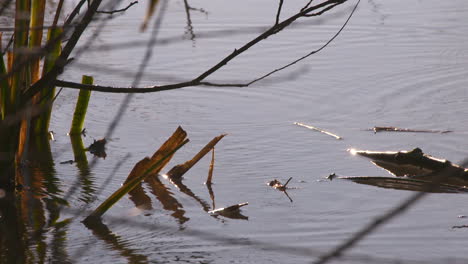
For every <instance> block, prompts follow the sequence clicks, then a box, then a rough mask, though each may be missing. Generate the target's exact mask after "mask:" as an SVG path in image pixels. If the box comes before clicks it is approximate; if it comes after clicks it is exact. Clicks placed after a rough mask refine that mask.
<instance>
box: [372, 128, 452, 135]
mask: <svg viewBox="0 0 468 264" xmlns="http://www.w3.org/2000/svg"><path fill="white" fill-rule="evenodd" d="M367 130H368V131H374V133H377V132H382V131H387V132H414V133H440V134H445V133H450V132H453V131H451V130H430V129H410V128H399V127H392V126H389V127H385V126H384V127H378V126H376V127H373V128H370V129H367Z"/></svg>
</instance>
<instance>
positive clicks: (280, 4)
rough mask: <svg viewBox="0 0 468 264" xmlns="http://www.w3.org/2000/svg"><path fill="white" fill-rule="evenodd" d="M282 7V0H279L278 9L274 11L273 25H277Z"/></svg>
mask: <svg viewBox="0 0 468 264" xmlns="http://www.w3.org/2000/svg"><path fill="white" fill-rule="evenodd" d="M282 7H283V0H280V1H279V4H278V11H276V21H275V25H278V23H279V20H280V15H281V9H282Z"/></svg>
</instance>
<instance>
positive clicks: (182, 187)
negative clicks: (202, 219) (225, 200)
mask: <svg viewBox="0 0 468 264" xmlns="http://www.w3.org/2000/svg"><path fill="white" fill-rule="evenodd" d="M169 180H170V182H171V183H172V184H174V185H175V186H176V187H177V188H178V189H179V190H180V191H181V192H183V193H185V194H186V195H188V196H190V197H192V198H193V199H194V200H195V201H197V202H198V203H199V204H200V205H201V207H202V208H203V210H205V212H208V211H209V210H210V205H209V204H208V203H207V202H205V200H203V199H201V198H200V197H198V196H197V195H195V194H194V193H193V192H192V190H190V188H189V187H187V185H185V184H184V183H182V179H169Z"/></svg>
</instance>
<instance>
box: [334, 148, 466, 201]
mask: <svg viewBox="0 0 468 264" xmlns="http://www.w3.org/2000/svg"><path fill="white" fill-rule="evenodd" d="M350 152H351V153H352V154H354V155H359V156H362V157H366V158H369V159H371V160H372V161H371V162H372V163H374V164H375V165H377V166H379V167H381V168H383V169H385V170H387V171H388V172H389V173H391V174H393V175H394V176H397V177H402V178H390V177H339V178H342V179H347V180H352V181H354V182H358V183H364V184H369V185H374V186H379V187H384V188H396V189H403V190H409V189H410V190H421V188H422V186H423V185H424V184H426V183H430V182H432V181H434V179H435V178H436V177H437V175H438V174H439V173H441V172H443V173H446V174H447V175H448V176H447V177H446V178H445V179H444V180H443V181H442V182H441V183H440V185H439V187H438V188H436V192H466V190H467V188H466V186H468V169H466V168H463V167H460V166H459V165H456V164H453V163H451V162H450V161H448V160H444V159H438V158H434V157H432V156H430V155H427V154H424V153H423V152H422V150H421V149H420V148H415V149H413V150H411V151H399V152H394V151H393V152H390V151H387V152H379V151H363V150H350Z"/></svg>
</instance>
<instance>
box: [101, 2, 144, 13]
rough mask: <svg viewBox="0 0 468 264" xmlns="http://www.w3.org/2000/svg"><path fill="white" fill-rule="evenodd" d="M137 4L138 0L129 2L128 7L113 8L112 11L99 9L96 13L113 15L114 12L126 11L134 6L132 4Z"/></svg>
mask: <svg viewBox="0 0 468 264" xmlns="http://www.w3.org/2000/svg"><path fill="white" fill-rule="evenodd" d="M135 4H138V1H134V2H131V3H130V4H128V6H127V7H125V8H122V9H117V10H111V11H99V10H98V11H96V13H99V14H109V15H112V14H115V13H119V12H125V11H127V10H128V9H129V8H130V7H132V6H133V5H135Z"/></svg>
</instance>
